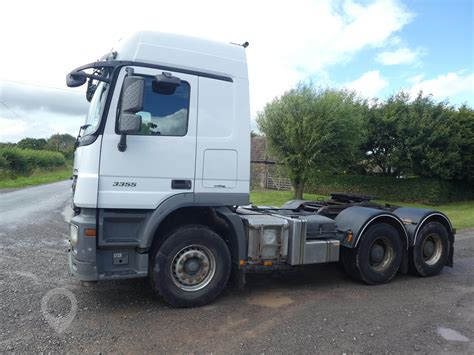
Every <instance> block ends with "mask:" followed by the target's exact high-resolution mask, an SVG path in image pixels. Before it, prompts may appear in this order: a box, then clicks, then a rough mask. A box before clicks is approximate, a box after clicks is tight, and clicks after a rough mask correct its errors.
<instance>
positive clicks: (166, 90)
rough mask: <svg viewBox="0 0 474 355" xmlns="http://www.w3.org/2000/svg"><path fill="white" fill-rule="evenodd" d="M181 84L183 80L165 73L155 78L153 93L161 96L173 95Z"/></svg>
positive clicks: (152, 85) (152, 86)
mask: <svg viewBox="0 0 474 355" xmlns="http://www.w3.org/2000/svg"><path fill="white" fill-rule="evenodd" d="M180 84H181V79H180V78H178V77H176V76H173V75H171V73H167V72H163V73H162V74H158V75H157V76H156V77H155V80H153V82H152V84H151V88H152V90H153V92H156V93H158V94H161V95H173V94H174V92H175V91H176V88H177V87H178V86H179V85H180Z"/></svg>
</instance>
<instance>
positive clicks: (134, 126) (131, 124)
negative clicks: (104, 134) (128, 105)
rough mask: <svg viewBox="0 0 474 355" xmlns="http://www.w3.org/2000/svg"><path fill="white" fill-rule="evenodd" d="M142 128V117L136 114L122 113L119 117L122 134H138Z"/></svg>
mask: <svg viewBox="0 0 474 355" xmlns="http://www.w3.org/2000/svg"><path fill="white" fill-rule="evenodd" d="M141 126H142V117H141V116H140V115H136V114H134V113H122V114H121V115H120V117H119V122H118V130H119V131H120V133H122V134H130V133H136V132H139V131H140V128H141Z"/></svg>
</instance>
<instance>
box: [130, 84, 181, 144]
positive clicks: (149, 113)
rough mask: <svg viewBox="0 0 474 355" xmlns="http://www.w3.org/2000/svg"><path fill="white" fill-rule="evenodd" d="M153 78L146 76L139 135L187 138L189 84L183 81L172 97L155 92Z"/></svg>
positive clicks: (139, 113)
mask: <svg viewBox="0 0 474 355" xmlns="http://www.w3.org/2000/svg"><path fill="white" fill-rule="evenodd" d="M153 79H154V78H153V77H150V76H145V93H144V100H143V110H142V111H140V112H138V113H137V115H140V116H141V117H142V127H141V130H140V133H137V134H139V135H159V136H185V135H186V133H187V131H188V111H189V96H190V86H189V83H187V82H185V81H181V84H180V85H179V86H178V87H177V88H176V91H175V92H174V93H173V94H171V95H164V94H159V93H157V92H154V91H153V89H152V82H153Z"/></svg>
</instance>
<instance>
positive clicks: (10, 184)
mask: <svg viewBox="0 0 474 355" xmlns="http://www.w3.org/2000/svg"><path fill="white" fill-rule="evenodd" d="M71 175H72V169H71V167H70V166H68V167H66V168H62V169H55V170H50V171H43V170H39V171H36V172H34V173H33V174H32V175H31V176H27V177H23V176H21V177H17V178H16V179H11V178H5V177H0V189H12V188H20V187H27V186H34V185H41V184H49V183H51V182H56V181H61V180H67V179H69V177H70V176H71Z"/></svg>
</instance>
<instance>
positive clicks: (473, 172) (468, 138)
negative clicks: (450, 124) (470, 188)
mask: <svg viewBox="0 0 474 355" xmlns="http://www.w3.org/2000/svg"><path fill="white" fill-rule="evenodd" d="M454 121H455V122H456V124H455V125H454V129H455V130H456V131H457V132H458V134H459V152H460V169H459V170H458V171H457V173H456V179H458V180H463V181H466V182H468V183H474V110H473V109H472V108H470V107H468V106H467V105H462V106H461V107H460V108H459V109H458V110H457V113H456V115H455V116H454Z"/></svg>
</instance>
